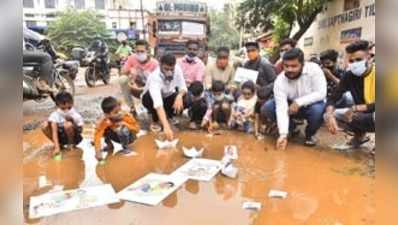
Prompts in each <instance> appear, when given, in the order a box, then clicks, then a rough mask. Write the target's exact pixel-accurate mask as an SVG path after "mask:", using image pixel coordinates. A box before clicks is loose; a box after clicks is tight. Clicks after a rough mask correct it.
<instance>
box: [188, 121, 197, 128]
mask: <svg viewBox="0 0 398 225" xmlns="http://www.w3.org/2000/svg"><path fill="white" fill-rule="evenodd" d="M188 127H189V129H192V130H196V129H198V126H197V125H196V123H195V122H190V123H189V126H188Z"/></svg>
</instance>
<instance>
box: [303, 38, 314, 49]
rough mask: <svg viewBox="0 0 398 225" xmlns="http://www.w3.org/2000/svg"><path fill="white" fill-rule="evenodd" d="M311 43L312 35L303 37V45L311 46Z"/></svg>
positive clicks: (312, 40)
mask: <svg viewBox="0 0 398 225" xmlns="http://www.w3.org/2000/svg"><path fill="white" fill-rule="evenodd" d="M313 43H314V38H313V37H307V38H304V46H305V47H308V46H312V44H313Z"/></svg>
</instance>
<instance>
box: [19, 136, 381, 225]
mask: <svg viewBox="0 0 398 225" xmlns="http://www.w3.org/2000/svg"><path fill="white" fill-rule="evenodd" d="M178 138H179V139H180V142H179V144H178V146H177V148H176V149H170V150H157V149H156V147H155V143H154V141H153V140H154V136H153V135H147V136H143V137H141V138H140V139H138V140H137V142H136V143H134V149H135V150H136V152H137V155H134V156H128V157H126V156H122V155H118V154H115V155H111V156H109V157H107V160H106V163H105V165H98V164H97V162H96V161H95V159H94V152H92V151H86V149H83V150H82V149H78V150H75V151H71V152H67V153H66V155H65V157H64V160H62V161H60V162H55V161H52V160H48V158H46V157H44V156H43V157H44V158H43V157H38V158H35V159H33V160H30V161H28V162H25V163H24V165H23V168H24V203H25V205H27V201H28V198H29V196H31V195H36V194H40V193H45V192H47V191H49V189H48V188H47V189H43V188H42V189H39V188H38V187H37V185H38V183H37V178H38V177H39V176H40V175H45V176H47V178H48V180H49V181H50V182H51V183H52V184H57V185H64V186H65V188H76V187H79V186H90V185H96V184H98V183H110V184H111V185H112V186H113V187H114V188H115V190H116V191H120V190H122V189H123V188H125V187H126V186H128V185H130V184H132V183H134V182H135V181H136V180H138V179H139V178H141V177H143V176H144V175H146V174H148V173H150V172H155V173H162V174H170V173H172V172H173V171H174V170H175V169H177V168H178V167H180V166H181V165H183V164H184V163H185V162H186V161H187V160H188V159H186V158H184V156H183V154H182V150H181V149H182V146H186V147H199V148H200V147H204V148H205V152H204V158H209V159H216V160H219V159H221V157H222V156H223V151H224V145H229V144H233V145H237V147H238V149H239V159H238V160H237V161H236V166H237V167H238V168H239V175H238V178H237V179H230V178H227V177H225V176H222V175H217V176H216V177H215V178H214V179H213V180H212V181H210V182H198V181H192V180H190V181H188V182H186V183H185V184H184V185H183V186H182V187H181V188H180V189H178V190H177V191H176V192H175V193H173V194H172V195H170V196H169V197H168V198H166V199H165V200H164V201H163V202H162V203H161V204H159V205H158V206H155V207H149V206H144V205H140V204H135V203H131V202H125V201H121V203H118V204H112V205H109V206H107V207H99V208H94V209H87V210H82V211H78V212H74V213H66V214H62V215H59V216H56V217H48V218H44V219H42V220H39V221H29V220H26V221H27V222H28V223H37V224H51V225H63V224H82V222H83V221H82V219H83V220H84V224H96V225H105V224H106V225H108V224H113V225H119V224H135V223H133V222H137V221H139V225H159V224H165V225H169V224H170V225H171V224H173V225H186V224H190V225H203V224H217V225H231V224H237V225H244V224H251V225H272V224H283V225H295V224H308V225H315V224H316V225H318V224H331V225H335V224H336V223H335V222H336V221H337V222H338V223H340V224H356V225H362V224H367V223H366V221H373V220H372V219H370V218H372V217H373V216H374V204H373V201H372V200H371V199H370V197H369V196H372V191H373V185H372V184H373V183H374V180H373V179H372V178H370V177H367V176H363V175H361V174H363V173H352V174H349V173H344V174H343V173H336V172H335V171H340V170H341V169H342V168H362V167H361V163H362V162H363V160H362V159H361V157H357V155H355V156H353V157H349V156H345V155H342V154H340V153H336V152H331V151H328V150H323V149H320V148H318V149H308V148H305V147H302V146H301V145H295V144H294V143H292V144H290V145H289V147H288V150H286V151H275V150H273V144H274V140H271V139H268V138H266V139H265V140H263V141H258V140H256V139H255V138H254V137H252V136H249V135H243V134H242V133H235V132H225V133H224V134H222V135H218V136H213V137H208V136H206V134H205V133H201V132H196V133H194V132H182V133H180V134H179V135H178ZM265 149H268V150H267V151H266V150H265ZM271 189H278V190H284V191H287V192H288V193H289V195H288V198H287V199H270V198H268V197H267V195H268V192H269V190H271ZM244 201H258V202H261V203H262V204H263V208H262V209H261V210H260V211H259V212H251V211H246V210H243V209H242V203H243V202H244ZM26 210H27V208H26V207H25V208H24V212H25V215H26ZM171 212H172V213H171ZM364 212H366V213H364ZM132 215H133V216H132ZM365 217H366V219H364V218H365ZM328 221H329V222H330V221H331V222H333V223H329V222H328ZM364 221H365V222H364ZM231 222H232V223H231ZM338 223H337V224H338Z"/></svg>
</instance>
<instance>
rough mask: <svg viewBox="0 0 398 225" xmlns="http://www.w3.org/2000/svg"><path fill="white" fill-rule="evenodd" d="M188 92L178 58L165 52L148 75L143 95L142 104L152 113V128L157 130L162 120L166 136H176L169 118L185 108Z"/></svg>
mask: <svg viewBox="0 0 398 225" xmlns="http://www.w3.org/2000/svg"><path fill="white" fill-rule="evenodd" d="M186 93H187V86H186V84H185V79H184V75H183V73H182V70H181V68H180V67H179V66H176V58H175V56H174V55H172V54H165V55H163V56H162V57H161V58H160V67H159V68H158V69H156V70H155V71H154V72H153V73H151V74H150V75H149V77H148V80H147V82H146V85H145V88H144V95H143V96H142V104H143V105H144V107H145V108H146V109H147V110H148V112H149V113H150V114H151V115H152V120H153V121H152V122H153V124H152V125H151V128H152V129H153V130H155V129H156V128H155V127H158V126H159V125H158V122H159V121H160V123H161V125H162V126H163V131H164V133H165V135H166V138H167V139H169V140H172V139H173V138H174V134H173V131H172V129H171V126H170V123H169V120H168V119H171V118H172V117H174V116H175V115H176V114H179V113H181V112H182V111H183V109H184V101H183V98H184V96H185V95H186Z"/></svg>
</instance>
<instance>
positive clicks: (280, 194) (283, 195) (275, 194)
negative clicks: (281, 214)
mask: <svg viewBox="0 0 398 225" xmlns="http://www.w3.org/2000/svg"><path fill="white" fill-rule="evenodd" d="M268 197H270V198H286V197H287V192H285V191H279V190H270V191H269V193H268Z"/></svg>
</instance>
